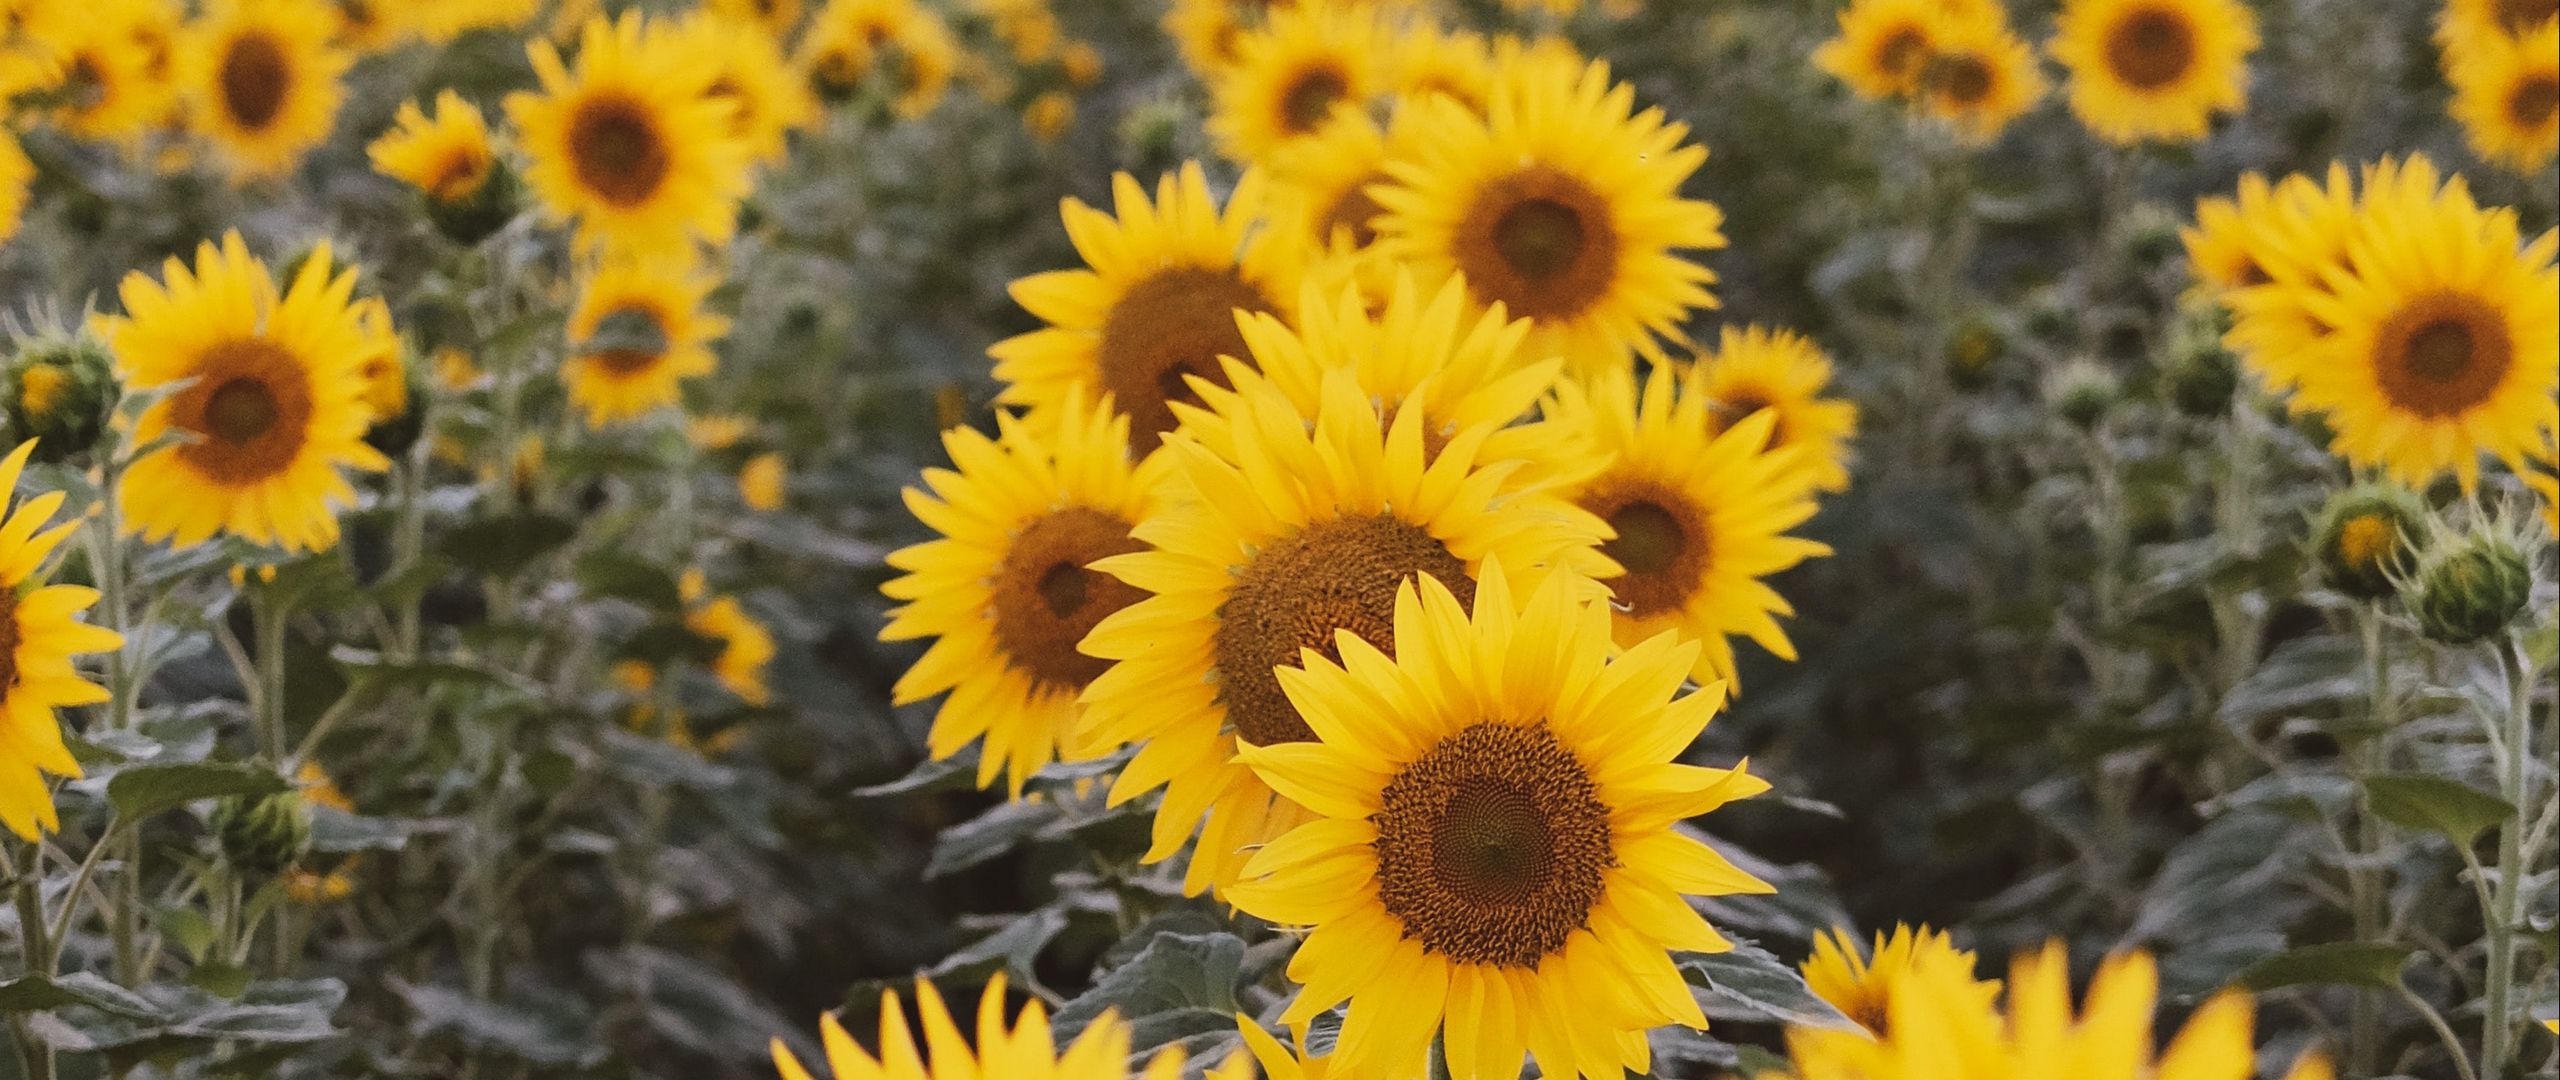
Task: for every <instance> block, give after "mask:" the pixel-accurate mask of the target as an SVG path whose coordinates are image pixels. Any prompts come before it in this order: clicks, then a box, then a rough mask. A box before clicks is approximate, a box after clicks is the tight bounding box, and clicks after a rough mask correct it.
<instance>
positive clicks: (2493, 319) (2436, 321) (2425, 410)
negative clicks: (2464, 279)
mask: <svg viewBox="0 0 2560 1080" xmlns="http://www.w3.org/2000/svg"><path fill="white" fill-rule="evenodd" d="M2514 363H2515V346H2514V342H2513V341H2512V340H2510V338H2509V336H2508V334H2507V332H2506V324H2505V320H2504V319H2503V318H2501V317H2500V316H2499V314H2498V312H2497V310H2496V309H2495V308H2492V307H2490V306H2489V305H2488V304H2486V303H2483V302H2482V301H2480V300H2479V299H2478V298H2476V297H2471V296H2466V295H2462V294H2459V293H2436V294H2433V295H2429V296H2424V297H2420V298H2419V299H2417V300H2416V301H2414V302H2412V303H2409V304H2407V305H2405V306H2403V307H2402V308H2401V309H2400V310H2398V311H2396V312H2393V313H2392V314H2391V317H2390V318H2389V319H2387V320H2385V321H2384V322H2383V324H2382V329H2381V332H2380V333H2379V334H2377V335H2376V336H2375V338H2374V355H2373V364H2374V374H2375V377H2376V378H2377V379H2378V381H2379V382H2380V383H2381V386H2382V393H2383V396H2384V397H2386V398H2389V399H2390V401H2391V404H2392V405H2393V406H2395V407H2397V408H2400V409H2402V410H2405V411H2408V412H2413V413H2417V414H2419V415H2421V416H2425V417H2429V418H2437V419H2440V418H2444V417H2449V416H2457V415H2460V414H2462V413H2464V412H2466V411H2469V410H2470V409H2472V408H2473V407H2475V406H2477V405H2479V404H2480V403H2482V402H2484V401H2487V400H2489V398H2490V397H2491V396H2492V395H2494V394H2496V393H2497V391H2498V386H2499V384H2501V383H2503V382H2505V381H2506V376H2507V369H2508V368H2509V367H2510V366H2512V365H2513V364H2514Z"/></svg>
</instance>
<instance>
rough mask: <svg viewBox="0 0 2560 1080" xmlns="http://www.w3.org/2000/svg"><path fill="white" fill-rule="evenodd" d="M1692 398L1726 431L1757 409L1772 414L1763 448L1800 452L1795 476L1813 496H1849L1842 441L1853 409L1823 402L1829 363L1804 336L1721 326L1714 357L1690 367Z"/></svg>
mask: <svg viewBox="0 0 2560 1080" xmlns="http://www.w3.org/2000/svg"><path fill="white" fill-rule="evenodd" d="M1691 374H1692V377H1693V383H1692V386H1693V387H1694V389H1692V390H1691V391H1690V392H1692V393H1701V394H1705V395H1706V396H1707V398H1708V400H1710V401H1713V402H1715V423H1716V424H1717V426H1718V427H1720V428H1722V427H1730V426H1732V425H1734V424H1736V423H1740V422H1741V421H1743V420H1747V419H1750V418H1751V417H1752V415H1753V414H1755V413H1759V412H1761V411H1762V410H1767V411H1769V412H1772V413H1775V414H1777V418H1778V419H1777V424H1776V426H1775V427H1773V428H1771V429H1770V432H1769V446H1768V449H1770V450H1772V451H1782V450H1789V449H1799V448H1800V449H1801V450H1802V455H1801V461H1802V464H1803V475H1804V477H1805V478H1806V480H1807V481H1808V482H1810V483H1811V484H1812V485H1813V487H1814V488H1815V489H1816V490H1819V491H1847V490H1849V463H1848V456H1849V453H1848V450H1849V437H1850V436H1852V435H1855V434H1857V431H1858V407H1857V406H1856V405H1854V404H1852V403H1850V402H1848V401H1845V400H1842V399H1839V398H1830V397H1824V396H1823V391H1824V390H1827V389H1829V388H1830V385H1831V358H1830V357H1827V356H1824V355H1823V354H1822V350H1821V349H1820V348H1819V347H1817V346H1815V345H1814V343H1813V342H1811V341H1808V340H1806V339H1805V337H1804V335H1802V334H1798V333H1796V332H1794V331H1792V330H1773V329H1769V328H1766V327H1760V326H1747V327H1742V328H1739V329H1737V328H1734V327H1730V326H1728V327H1726V328H1725V330H1724V337H1723V339H1722V340H1721V341H1720V342H1719V343H1718V344H1717V345H1716V351H1715V353H1714V355H1712V356H1710V357H1707V358H1704V359H1702V360H1700V361H1699V363H1698V365H1697V366H1696V367H1695V368H1693V369H1691Z"/></svg>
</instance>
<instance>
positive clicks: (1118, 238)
mask: <svg viewBox="0 0 2560 1080" xmlns="http://www.w3.org/2000/svg"><path fill="white" fill-rule="evenodd" d="M1266 190H1267V189H1266V187H1265V181H1264V178H1263V176H1262V175H1261V174H1260V173H1258V172H1247V173H1246V174H1245V176H1244V178H1243V179H1241V180H1239V181H1238V182H1237V183H1236V186H1235V189H1234V190H1233V191H1231V192H1229V193H1228V194H1227V198H1226V202H1225V205H1224V206H1221V205H1220V204H1219V202H1218V200H1217V198H1216V196H1214V195H1212V194H1211V193H1210V191H1209V178H1208V174H1207V173H1206V172H1204V171H1202V169H1201V168H1200V166H1199V165H1198V164H1196V163H1195V164H1187V165H1185V166H1183V167H1182V169H1181V171H1180V172H1177V173H1173V174H1168V175H1166V176H1165V177H1163V178H1162V179H1160V180H1158V181H1157V183H1156V191H1155V196H1154V197H1153V198H1152V199H1150V198H1149V197H1148V195H1147V191H1146V189H1145V188H1142V187H1140V186H1138V181H1137V180H1136V179H1135V178H1133V177H1130V176H1129V175H1127V174H1125V173H1123V174H1121V175H1119V176H1115V177H1113V178H1112V196H1113V207H1112V208H1113V212H1112V213H1108V214H1106V213H1104V212H1102V211H1100V210H1097V209H1094V208H1093V207H1090V206H1086V205H1085V204H1084V203H1082V202H1080V201H1077V200H1075V199H1068V200H1067V201H1066V202H1065V203H1064V204H1063V205H1062V207H1061V209H1060V213H1061V214H1062V215H1063V216H1064V217H1065V219H1066V225H1067V237H1068V238H1069V239H1070V240H1072V241H1074V243H1075V246H1076V251H1077V253H1078V254H1081V255H1082V256H1084V261H1085V268H1084V269H1077V270H1054V271H1050V272H1047V273H1040V274H1033V275H1031V276H1029V277H1026V278H1023V279H1021V280H1019V281H1016V282H1014V283H1013V289H1012V291H1013V298H1014V300H1015V301H1016V302H1018V303H1020V304H1021V305H1022V306H1023V308H1024V309H1025V310H1027V311H1029V312H1030V313H1031V314H1032V315H1034V316H1037V317H1039V318H1040V319H1041V320H1042V321H1043V322H1045V323H1047V324H1048V325H1047V326H1045V327H1043V328H1042V329H1039V330H1034V331H1031V332H1029V333H1026V334H1021V335H1018V336H1015V337H1012V338H1008V339H1006V340H1004V341H1000V342H997V343H996V344H995V346H994V347H993V348H990V349H989V350H987V351H988V354H989V355H991V356H993V357H994V358H995V362H996V363H995V375H996V378H997V379H999V380H1002V381H1003V382H1004V384H1005V387H1004V391H1003V394H1002V395H1001V397H1000V398H999V400H1001V401H1003V402H1005V403H1007V404H1013V405H1023V406H1028V407H1032V408H1039V407H1041V406H1044V405H1051V404H1055V403H1057V402H1061V401H1064V400H1066V398H1067V395H1068V392H1069V391H1071V390H1075V389H1077V388H1082V390H1083V393H1084V397H1085V400H1088V401H1095V400H1102V399H1104V398H1108V399H1109V400H1110V401H1111V403H1112V405H1113V406H1114V407H1115V408H1117V409H1119V410H1120V411H1121V412H1122V413H1123V414H1125V415H1127V416H1128V417H1129V447H1130V450H1131V451H1132V452H1133V453H1135V454H1139V455H1144V454H1146V453H1149V452H1151V451H1153V450H1154V449H1155V448H1156V444H1157V442H1158V441H1159V439H1160V438H1161V437H1162V436H1163V434H1164V433H1165V432H1167V431H1171V430H1173V426H1174V415H1173V410H1172V407H1171V403H1172V402H1176V401H1188V400H1192V399H1193V398H1194V397H1195V395H1194V392H1193V391H1192V389H1191V383H1190V381H1189V380H1191V379H1194V378H1198V379H1206V380H1209V381H1210V382H1213V383H1214V382H1217V381H1219V380H1221V379H1223V378H1224V376H1223V374H1222V373H1221V369H1220V367H1219V365H1218V358H1219V357H1221V356H1242V355H1244V353H1245V348H1244V335H1243V333H1242V332H1241V331H1239V330H1238V329H1237V328H1236V314H1237V313H1238V312H1248V313H1250V312H1257V311H1283V310H1285V307H1284V305H1285V304H1286V303H1287V302H1289V301H1291V300H1294V299H1296V290H1297V288H1298V283H1299V276H1300V273H1301V266H1302V265H1303V262H1304V258H1305V251H1304V245H1302V244H1298V243H1293V242H1291V241H1292V240H1293V239H1294V238H1287V237H1280V236H1275V235H1274V234H1273V233H1272V231H1271V230H1268V229H1258V228H1256V227H1255V225H1256V224H1257V223H1258V222H1259V221H1260V220H1261V219H1262V217H1263V214H1264V209H1263V208H1264V205H1265V202H1264V200H1265V192H1266Z"/></svg>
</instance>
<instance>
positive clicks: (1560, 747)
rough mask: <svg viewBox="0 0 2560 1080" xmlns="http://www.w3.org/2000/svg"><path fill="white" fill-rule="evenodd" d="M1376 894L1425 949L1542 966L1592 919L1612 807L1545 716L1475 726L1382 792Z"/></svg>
mask: <svg viewBox="0 0 2560 1080" xmlns="http://www.w3.org/2000/svg"><path fill="white" fill-rule="evenodd" d="M1370 820H1371V821H1372V822H1373V823H1375V824H1376V825H1377V827H1378V839H1377V840H1376V841H1375V847H1376V851H1377V853H1378V899H1379V901H1380V902H1381V903H1382V904H1383V905H1384V906H1385V907H1386V909H1387V913H1388V914H1390V915H1393V916H1395V918H1396V920H1397V921H1398V922H1400V923H1402V924H1403V925H1404V934H1405V936H1406V937H1409V938H1413V939H1416V940H1419V941H1420V942H1421V943H1422V946H1423V948H1425V949H1429V950H1431V951H1433V952H1437V953H1440V954H1442V955H1444V956H1447V957H1448V958H1449V959H1451V960H1452V961H1455V962H1458V963H1468V964H1494V965H1500V966H1504V967H1514V968H1535V967H1537V966H1538V962H1539V961H1540V960H1541V959H1544V958H1545V957H1548V956H1551V955H1554V954H1555V952H1556V951H1557V950H1559V949H1561V948H1563V947H1564V944H1565V941H1566V940H1567V939H1569V938H1571V937H1572V936H1573V932H1574V931H1575V930H1578V929H1581V928H1582V927H1583V926H1585V925H1587V923H1588V922H1589V919H1590V915H1591V908H1592V906H1593V905H1594V904H1597V903H1598V902H1599V900H1600V895H1601V892H1602V890H1603V889H1604V888H1605V887H1606V885H1607V872H1608V870H1609V868H1610V867H1612V866H1614V865H1616V864H1617V858H1616V855H1615V853H1614V851H1613V849H1612V848H1611V846H1610V833H1609V810H1608V807H1606V806H1604V805H1602V804H1601V802H1600V798H1599V788H1598V786H1597V785H1595V784H1593V783H1592V780H1591V774H1590V772H1589V770H1587V769H1585V768H1584V767H1583V765H1582V762H1581V760H1580V759H1578V758H1576V757H1575V756H1574V754H1573V751H1571V750H1569V749H1566V747H1565V746H1564V744H1563V743H1561V742H1559V741H1557V739H1556V737H1555V734H1554V733H1553V732H1551V731H1549V730H1548V729H1547V727H1546V725H1544V724H1508V723H1497V722H1486V723H1479V724H1476V725H1474V726H1472V727H1468V728H1466V729H1464V730H1462V731H1459V732H1458V733H1457V734H1454V735H1451V736H1449V737H1448V738H1446V739H1443V740H1441V741H1440V745H1438V746H1435V747H1432V748H1431V750H1430V751H1428V752H1426V753H1424V754H1423V755H1422V756H1421V757H1420V758H1418V759H1416V760H1415V761H1414V762H1413V764H1411V765H1407V766H1405V767H1404V770H1403V771H1401V772H1399V773H1397V774H1396V776H1395V778H1394V779H1392V780H1389V781H1388V782H1387V786H1386V788H1385V790H1384V791H1382V792H1381V793H1380V796H1379V807H1378V812H1377V813H1376V814H1375V815H1373V816H1372V817H1371V818H1370Z"/></svg>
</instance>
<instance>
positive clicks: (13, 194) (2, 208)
mask: <svg viewBox="0 0 2560 1080" xmlns="http://www.w3.org/2000/svg"><path fill="white" fill-rule="evenodd" d="M35 180H36V163H35V162H33V161H30V160H28V159H27V151H26V148H25V147H23V146H20V145H18V137H17V136H16V135H13V134H11V133H9V132H8V131H7V130H5V129H0V243H6V242H8V240H9V238H10V237H13V236H16V235H18V229H19V227H20V226H22V225H24V224H25V223H26V216H27V197H28V195H27V193H28V190H29V188H30V187H31V186H32V185H34V183H35Z"/></svg>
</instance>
